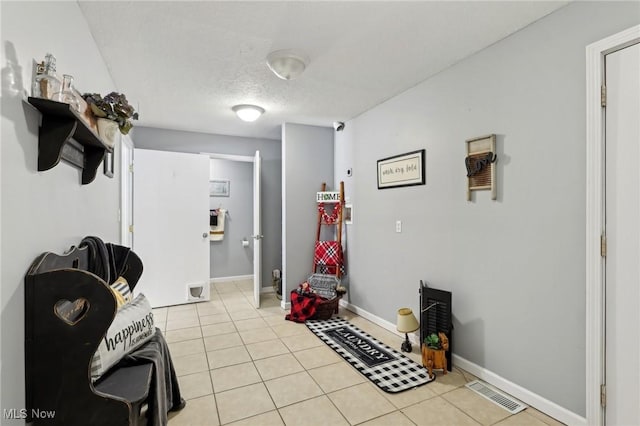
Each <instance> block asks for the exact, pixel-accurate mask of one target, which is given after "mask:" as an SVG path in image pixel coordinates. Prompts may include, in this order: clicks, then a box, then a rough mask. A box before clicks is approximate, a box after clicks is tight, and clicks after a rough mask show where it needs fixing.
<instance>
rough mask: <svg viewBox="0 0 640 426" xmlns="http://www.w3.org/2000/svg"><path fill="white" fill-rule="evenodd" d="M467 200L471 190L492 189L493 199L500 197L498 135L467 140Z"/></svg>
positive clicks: (465, 162)
mask: <svg viewBox="0 0 640 426" xmlns="http://www.w3.org/2000/svg"><path fill="white" fill-rule="evenodd" d="M466 147H467V155H466V157H465V159H464V164H465V166H466V168H467V201H471V192H472V191H479V190H490V191H491V199H492V200H495V199H496V198H498V194H497V191H496V168H495V162H496V160H497V156H496V135H487V136H481V137H479V138H474V139H469V140H467V141H466Z"/></svg>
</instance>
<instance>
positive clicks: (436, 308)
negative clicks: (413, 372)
mask: <svg viewBox="0 0 640 426" xmlns="http://www.w3.org/2000/svg"><path fill="white" fill-rule="evenodd" d="M440 332H443V333H444V334H446V335H447V338H448V339H449V350H448V351H447V352H446V353H445V356H446V357H447V370H449V371H451V368H452V365H453V363H452V361H451V354H452V353H453V323H452V322H451V292H450V291H444V290H437V289H435V288H430V287H428V286H427V284H426V283H424V282H423V281H422V280H420V344H422V343H424V339H425V337H427V336H428V335H430V334H432V333H436V334H438V333H440Z"/></svg>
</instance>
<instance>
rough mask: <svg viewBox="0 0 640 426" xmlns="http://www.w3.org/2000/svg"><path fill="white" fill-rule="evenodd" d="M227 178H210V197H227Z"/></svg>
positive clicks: (228, 184)
mask: <svg viewBox="0 0 640 426" xmlns="http://www.w3.org/2000/svg"><path fill="white" fill-rule="evenodd" d="M229 186H230V181H229V179H211V180H210V181H209V196H210V197H228V196H229Z"/></svg>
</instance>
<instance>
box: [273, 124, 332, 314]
mask: <svg viewBox="0 0 640 426" xmlns="http://www.w3.org/2000/svg"><path fill="white" fill-rule="evenodd" d="M333 158H334V155H333V129H332V128H330V127H317V126H306V125H302V124H293V123H285V124H283V125H282V168H283V172H282V188H283V199H282V206H283V207H282V229H283V230H284V235H283V244H282V246H283V247H282V250H283V254H282V258H283V263H282V272H283V286H282V291H283V298H282V301H283V304H285V303H287V302H289V292H290V291H291V290H293V289H294V288H296V286H297V285H298V284H300V283H301V282H303V281H304V280H306V279H307V278H308V277H309V275H311V270H312V266H313V249H314V245H315V239H316V227H317V224H318V223H317V221H318V210H317V204H316V192H318V191H320V188H321V185H322V182H326V183H327V190H329V189H330V187H331V185H332V182H333V175H334V173H333V161H334V159H333Z"/></svg>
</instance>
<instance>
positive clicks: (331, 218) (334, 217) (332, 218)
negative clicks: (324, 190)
mask: <svg viewBox="0 0 640 426" xmlns="http://www.w3.org/2000/svg"><path fill="white" fill-rule="evenodd" d="M341 208H342V206H341V205H340V203H337V204H336V205H335V207H334V208H333V212H332V213H331V215H329V214H328V213H327V211H326V210H325V209H324V203H320V204H318V212H319V213H320V214H321V215H322V222H323V223H325V224H327V225H333V224H334V223H336V222H337V221H338V215H339V214H340V209H341Z"/></svg>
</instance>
